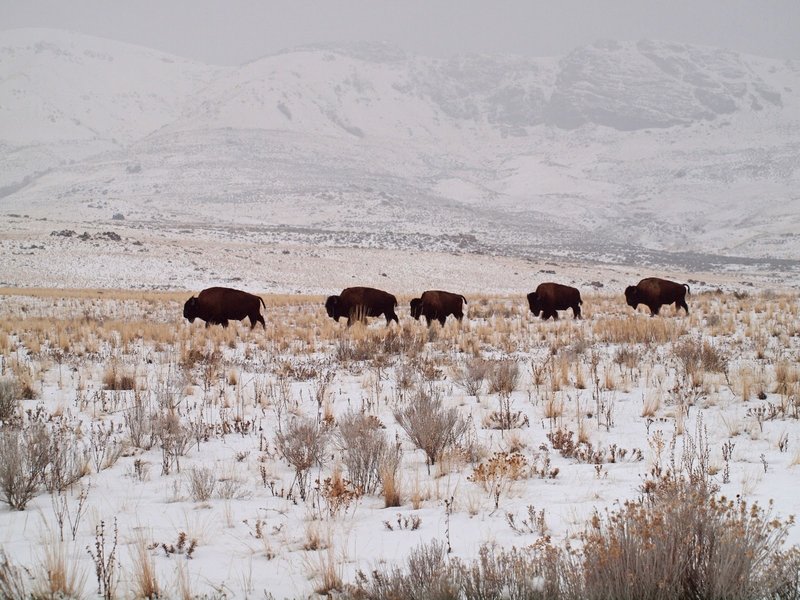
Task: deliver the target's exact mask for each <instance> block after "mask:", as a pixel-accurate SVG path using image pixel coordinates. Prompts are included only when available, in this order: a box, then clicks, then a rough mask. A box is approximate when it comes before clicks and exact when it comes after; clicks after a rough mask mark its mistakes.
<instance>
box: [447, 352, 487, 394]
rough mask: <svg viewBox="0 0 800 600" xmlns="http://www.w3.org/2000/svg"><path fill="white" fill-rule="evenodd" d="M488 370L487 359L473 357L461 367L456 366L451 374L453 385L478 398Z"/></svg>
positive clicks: (460, 365)
mask: <svg viewBox="0 0 800 600" xmlns="http://www.w3.org/2000/svg"><path fill="white" fill-rule="evenodd" d="M488 369H489V367H488V363H487V361H486V360H485V359H483V358H480V357H472V358H468V359H467V360H466V361H465V362H463V363H461V364H459V365H454V366H453V367H452V369H451V370H450V373H451V376H452V378H453V383H455V384H456V385H457V386H458V387H460V388H462V389H463V390H464V391H465V392H467V394H469V395H470V396H477V395H478V394H480V391H481V388H482V387H483V381H484V379H486V372H487V371H488Z"/></svg>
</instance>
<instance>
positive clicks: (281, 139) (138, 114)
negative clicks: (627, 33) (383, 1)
mask: <svg viewBox="0 0 800 600" xmlns="http://www.w3.org/2000/svg"><path fill="white" fill-rule="evenodd" d="M798 90H800V63H797V62H793V61H780V60H773V59H766V58H761V57H756V56H750V55H742V54H738V53H735V52H732V51H727V50H721V49H717V48H709V47H698V46H690V45H685V44H677V43H670V42H658V41H648V40H645V41H640V42H637V43H633V42H615V41H599V42H597V43H595V44H593V45H590V46H584V47H580V48H576V49H575V50H574V51H572V52H571V53H569V54H567V55H565V56H562V57H555V58H541V59H529V58H522V57H518V56H499V55H480V56H478V55H468V56H459V57H456V58H453V59H435V58H430V57H424V56H417V55H411V54H408V53H406V52H403V51H402V50H399V49H397V48H395V47H391V46H387V45H382V44H349V45H323V44H321V45H314V46H305V47H300V48H295V49H292V50H287V51H284V52H281V53H278V54H275V55H271V56H266V57H264V58H262V59H260V60H257V61H254V62H251V63H248V64H245V65H243V66H240V67H224V68H223V67H216V66H214V67H212V66H207V65H203V64H198V63H196V62H192V61H189V60H185V59H181V58H178V57H175V56H171V55H166V54H163V53H160V52H157V51H154V50H149V49H145V48H141V47H137V46H132V45H128V44H123V43H118V42H114V41H110V40H106V39H100V38H93V37H89V36H84V35H80V34H74V33H69V32H64V31H56V30H44V29H24V30H11V31H5V32H0V132H2V135H1V136H0V157H1V158H2V164H3V165H4V168H3V169H2V170H0V212H2V213H4V214H5V215H22V214H25V215H29V216H30V218H32V219H36V218H43V217H46V218H47V219H48V222H63V223H69V222H74V223H80V224H82V225H81V226H84V225H85V226H92V225H94V226H97V227H100V226H108V225H109V224H111V223H112V222H113V226H114V227H117V228H119V227H125V228H129V229H135V228H147V229H154V228H155V229H158V228H165V229H170V230H175V229H176V228H181V227H191V230H192V231H194V232H197V231H202V230H219V229H225V230H227V231H234V230H235V231H240V230H246V231H251V232H258V234H259V235H260V236H261V237H260V238H259V239H260V240H274V241H284V242H285V241H291V242H293V243H300V244H312V245H314V246H317V247H318V246H325V245H337V246H355V247H382V248H399V249H406V248H414V249H419V248H425V249H441V250H446V251H447V250H453V251H459V252H475V253H485V254H506V255H510V256H519V257H529V258H535V259H547V258H551V257H562V258H567V259H569V260H573V261H590V262H591V261H598V262H610V263H626V264H637V265H658V266H664V267H676V268H682V269H693V268H696V269H716V268H731V269H738V268H749V267H750V266H753V265H762V266H763V265H767V268H770V269H777V270H781V271H786V272H794V273H797V272H800V268H799V267H800V262H798V260H797V259H798V258H800V192H798V183H800V160H799V159H798V157H800V96H799V95H798ZM115 215H116V219H114V216H115ZM121 217H124V220H123V219H122V218H121ZM106 228H107V227H106Z"/></svg>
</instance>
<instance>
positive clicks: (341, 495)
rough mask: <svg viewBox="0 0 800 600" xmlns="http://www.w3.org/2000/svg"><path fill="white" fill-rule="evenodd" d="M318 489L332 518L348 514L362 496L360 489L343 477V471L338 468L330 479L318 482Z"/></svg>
mask: <svg viewBox="0 0 800 600" xmlns="http://www.w3.org/2000/svg"><path fill="white" fill-rule="evenodd" d="M316 489H317V492H318V494H319V497H320V499H321V500H322V501H323V503H324V505H325V507H326V512H327V515H328V516H329V517H331V518H334V517H336V516H338V515H339V514H343V513H346V512H347V510H348V509H349V508H350V506H351V505H352V504H353V503H354V502H357V501H358V499H359V498H361V495H362V492H361V491H360V490H359V488H357V487H356V486H355V485H353V483H352V482H351V481H348V480H347V479H345V478H344V477H343V476H342V470H341V469H340V468H338V467H336V468H334V469H333V472H332V473H331V476H330V477H326V478H325V479H324V480H322V481H319V480H317V481H316Z"/></svg>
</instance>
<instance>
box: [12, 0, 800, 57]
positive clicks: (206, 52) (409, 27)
mask: <svg viewBox="0 0 800 600" xmlns="http://www.w3.org/2000/svg"><path fill="white" fill-rule="evenodd" d="M16 27H55V28H61V29H70V30H73V31H79V32H82V33H88V34H92V35H98V36H102V37H107V38H111V39H116V40H121V41H125V42H131V43H135V44H140V45H143V46H148V47H151V48H156V49H158V50H163V51H166V52H171V53H173V54H177V55H180V56H185V57H187V58H193V59H196V60H200V61H203V62H207V63H212V64H221V65H233V64H240V63H243V62H247V61H248V60H253V59H255V58H259V57H261V56H264V55H267V54H271V53H274V52H276V51H278V50H281V49H283V48H288V47H292V46H297V45H301V44H307V43H313V42H325V41H357V40H369V41H376V40H377V41H385V42H390V43H393V44H396V45H398V46H400V47H402V48H404V49H406V50H408V51H411V52H415V53H419V54H429V55H435V56H448V55H451V54H455V53H463V52H482V53H498V52H500V53H514V54H526V55H533V56H553V55H560V54H564V53H566V52H568V51H569V50H571V49H572V48H574V47H576V46H579V45H581V44H586V43H590V42H592V41H595V40H597V39H607V38H611V39H619V40H640V39H643V38H650V39H661V40H674V41H679V42H689V43H695V44H704V45H710V46H720V47H723V48H730V49H733V50H738V51H741V52H747V53H751V54H760V55H763V56H770V57H776V58H795V59H800V0H749V1H745V0H485V1H477V0H392V1H389V0H319V1H316V2H311V1H308V0H286V1H283V2H276V1H272V0H0V28H2V29H11V28H16Z"/></svg>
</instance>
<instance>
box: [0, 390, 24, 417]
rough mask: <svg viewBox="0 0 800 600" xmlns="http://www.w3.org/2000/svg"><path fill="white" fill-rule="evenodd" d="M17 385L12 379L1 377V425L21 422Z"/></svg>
mask: <svg viewBox="0 0 800 600" xmlns="http://www.w3.org/2000/svg"><path fill="white" fill-rule="evenodd" d="M19 406H20V405H19V399H18V395H17V385H16V383H15V382H14V381H12V380H10V379H0V426H8V425H14V424H17V423H18V422H19Z"/></svg>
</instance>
